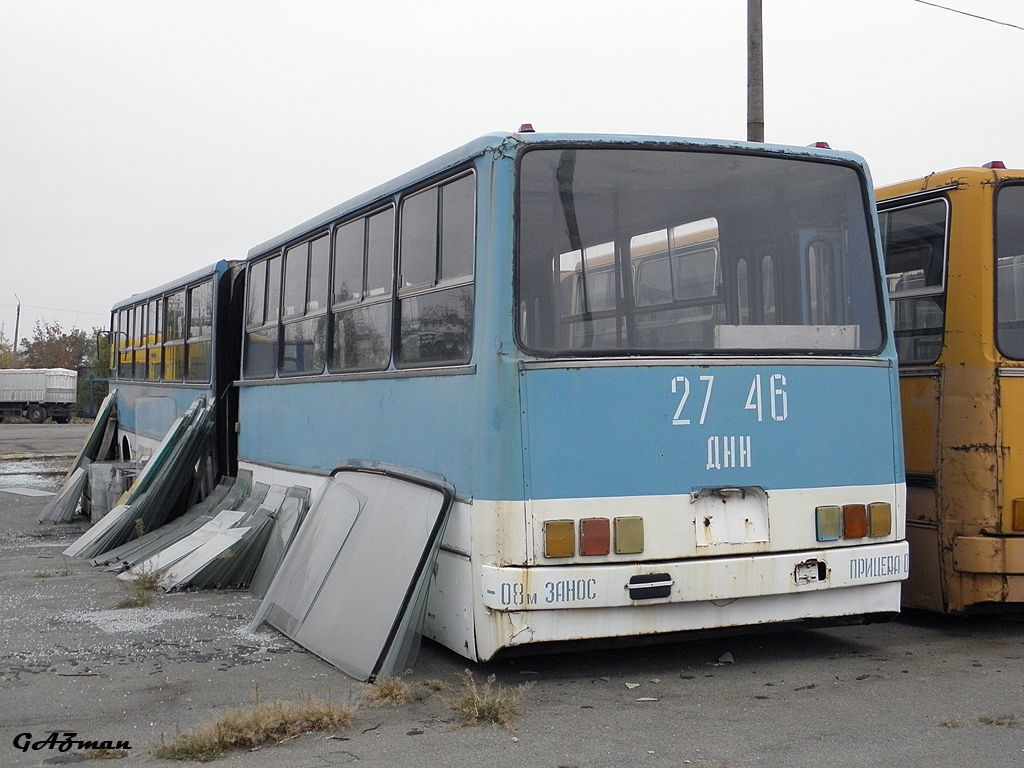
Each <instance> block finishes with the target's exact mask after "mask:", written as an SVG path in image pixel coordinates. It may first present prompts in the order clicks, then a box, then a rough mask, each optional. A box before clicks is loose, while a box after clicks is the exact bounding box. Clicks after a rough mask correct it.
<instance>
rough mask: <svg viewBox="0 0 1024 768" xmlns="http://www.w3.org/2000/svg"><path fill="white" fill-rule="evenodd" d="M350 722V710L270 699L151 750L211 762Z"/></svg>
mask: <svg viewBox="0 0 1024 768" xmlns="http://www.w3.org/2000/svg"><path fill="white" fill-rule="evenodd" d="M351 721H352V710H351V709H350V708H348V707H340V706H337V705H335V704H332V703H330V702H329V701H322V700H319V699H313V698H311V697H309V696H305V695H303V696H301V697H300V700H299V701H298V702H282V701H278V700H276V699H275V700H273V701H269V702H265V703H257V704H255V705H254V706H252V707H250V708H249V709H232V710H228V711H227V712H226V713H225V714H223V715H221V716H220V717H219V718H218V719H216V720H214V721H213V722H210V723H202V724H200V725H198V726H197V727H195V728H193V729H192V730H191V731H186V732H185V733H182V734H179V735H178V736H177V737H176V738H175V739H174V740H173V741H170V742H167V743H162V744H160V745H159V746H157V747H155V748H154V749H152V753H153V755H154V756H155V757H158V758H161V759H164V760H196V761H199V762H203V763H206V762H210V761H211V760H216V759H217V758H218V757H220V756H221V755H223V754H224V753H225V752H228V751H231V750H236V749H254V748H258V747H263V746H269V745H273V744H280V743H281V742H283V741H287V740H288V739H292V738H295V737H296V736H300V735H302V734H303V733H308V732H310V731H330V730H336V729H338V728H342V727H344V726H346V725H348V724H349V723H350V722H351Z"/></svg>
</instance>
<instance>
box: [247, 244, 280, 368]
mask: <svg viewBox="0 0 1024 768" xmlns="http://www.w3.org/2000/svg"><path fill="white" fill-rule="evenodd" d="M248 285H249V288H248V304H247V307H246V332H245V368H244V375H245V377H246V378H247V379H272V378H274V374H275V373H277V338H278V327H277V320H278V312H279V308H280V305H281V304H280V302H281V298H280V291H281V257H280V256H274V257H272V258H269V259H263V260H262V261H258V262H256V263H254V264H253V265H252V266H250V267H249V280H248Z"/></svg>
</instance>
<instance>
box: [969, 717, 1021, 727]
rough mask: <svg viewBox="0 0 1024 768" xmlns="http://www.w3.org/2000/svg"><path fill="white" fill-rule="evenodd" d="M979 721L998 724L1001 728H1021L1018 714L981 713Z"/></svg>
mask: <svg viewBox="0 0 1024 768" xmlns="http://www.w3.org/2000/svg"><path fill="white" fill-rule="evenodd" d="M978 722H980V723H981V724H982V725H997V726H999V727H1001V728H1019V727H1020V722H1019V721H1018V720H1017V716H1016V715H994V716H993V715H980V716H979V717H978Z"/></svg>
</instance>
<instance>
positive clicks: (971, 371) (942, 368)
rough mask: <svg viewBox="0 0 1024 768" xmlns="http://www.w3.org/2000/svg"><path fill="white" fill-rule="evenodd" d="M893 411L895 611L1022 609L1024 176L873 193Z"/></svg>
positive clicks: (965, 178) (998, 169)
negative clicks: (905, 552) (901, 516)
mask: <svg viewBox="0 0 1024 768" xmlns="http://www.w3.org/2000/svg"><path fill="white" fill-rule="evenodd" d="M876 194H877V199H878V208H879V219H880V225H881V230H882V242H883V245H884V249H885V262H886V273H887V276H888V283H889V286H888V287H889V295H890V301H891V303H892V316H893V322H894V326H895V337H896V347H897V352H898V355H899V371H900V390H901V394H902V403H903V430H904V434H903V439H904V447H905V451H906V455H905V463H906V471H907V476H906V479H907V502H908V511H907V515H908V519H907V539H908V542H909V545H910V548H911V565H912V568H911V572H910V578H909V580H908V581H907V583H906V585H905V588H904V593H903V594H904V597H903V604H904V605H905V606H907V607H914V608H923V609H928V610H932V611H941V612H948V613H959V612H970V611H975V612H979V611H992V610H1020V609H1021V608H1024V171H1019V170H1016V171H1015V170H1006V169H1005V168H1003V165H1002V163H992V164H990V165H987V166H985V167H984V168H957V169H955V170H950V171H943V172H941V173H931V174H929V175H928V176H926V177H924V178H922V179H915V180H912V181H906V182H901V183H899V184H893V185H890V186H886V187H882V188H880V189H878V190H877V192H876Z"/></svg>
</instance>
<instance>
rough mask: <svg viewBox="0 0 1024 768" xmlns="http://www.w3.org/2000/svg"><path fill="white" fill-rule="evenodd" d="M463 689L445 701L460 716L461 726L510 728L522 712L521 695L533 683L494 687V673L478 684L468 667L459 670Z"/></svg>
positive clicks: (524, 693) (522, 695) (523, 694)
mask: <svg viewBox="0 0 1024 768" xmlns="http://www.w3.org/2000/svg"><path fill="white" fill-rule="evenodd" d="M461 677H462V689H461V691H458V692H457V695H456V696H455V697H454V698H452V699H449V700H448V701H446V702H445V703H446V704H447V706H448V708H449V709H450V710H452V711H453V712H455V713H457V714H459V715H461V716H462V724H463V725H480V724H490V725H501V726H504V727H505V728H507V729H508V730H512V729H513V727H514V721H515V719H516V718H518V717H519V716H521V715H522V714H524V712H525V709H524V707H523V697H524V696H525V695H526V692H527V691H528V690H530V688H532V687H533V683H523V684H521V685H517V686H516V687H515V688H511V689H503V688H502V687H501V686H500V685H498V686H495V684H494V680H495V678H494V675H491V676H490V677H488V678H487V680H485V681H484V682H483V683H482V684H480V685H478V684H477V682H476V680H475V679H474V678H473V673H472V672H470V671H469V670H468V669H467V670H466V671H465V672H463V673H462V675H461Z"/></svg>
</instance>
